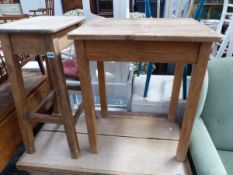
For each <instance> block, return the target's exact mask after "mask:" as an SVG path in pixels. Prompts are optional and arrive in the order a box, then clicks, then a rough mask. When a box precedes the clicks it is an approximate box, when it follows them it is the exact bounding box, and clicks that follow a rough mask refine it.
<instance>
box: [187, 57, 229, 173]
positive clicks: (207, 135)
mask: <svg viewBox="0 0 233 175" xmlns="http://www.w3.org/2000/svg"><path fill="white" fill-rule="evenodd" d="M190 152H191V156H192V159H193V162H194V166H195V168H196V172H197V174H198V175H226V174H228V175H233V58H223V59H217V60H213V61H210V62H209V65H208V70H207V73H206V76H205V80H204V83H203V88H202V92H201V97H200V102H199V106H198V110H197V114H196V121H195V123H194V127H193V132H192V137H191V142H190Z"/></svg>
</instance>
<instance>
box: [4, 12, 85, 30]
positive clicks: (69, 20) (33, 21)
mask: <svg viewBox="0 0 233 175" xmlns="http://www.w3.org/2000/svg"><path fill="white" fill-rule="evenodd" d="M82 21H84V17H67V16H41V17H33V18H28V19H23V20H19V21H14V22H11V23H6V24H1V25H0V33H1V32H2V33H40V34H43V33H56V32H59V31H61V30H63V29H66V28H68V27H71V26H73V25H76V24H79V23H81V22H82Z"/></svg>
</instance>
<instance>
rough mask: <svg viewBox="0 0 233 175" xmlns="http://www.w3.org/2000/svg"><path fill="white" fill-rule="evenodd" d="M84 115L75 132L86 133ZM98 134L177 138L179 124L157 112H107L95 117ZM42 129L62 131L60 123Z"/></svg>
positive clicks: (47, 125)
mask: <svg viewBox="0 0 233 175" xmlns="http://www.w3.org/2000/svg"><path fill="white" fill-rule="evenodd" d="M85 122H86V121H85V116H84V115H82V116H81V117H80V118H79V121H78V123H77V124H76V131H77V133H87V127H86V124H85ZM96 124H97V126H98V129H97V133H98V135H109V136H124V137H136V138H151V139H168V140H169V139H170V140H176V141H178V140H179V126H178V124H177V123H175V122H174V121H169V120H168V119H167V118H166V116H163V115H160V114H157V115H156V116H154V117H146V116H144V115H140V114H136V115H135V116H128V115H127V113H121V114H120V115H114V114H111V113H110V114H109V115H108V118H97V120H96ZM42 131H57V132H58V131H59V132H64V127H63V126H62V125H55V124H46V125H44V126H43V128H42Z"/></svg>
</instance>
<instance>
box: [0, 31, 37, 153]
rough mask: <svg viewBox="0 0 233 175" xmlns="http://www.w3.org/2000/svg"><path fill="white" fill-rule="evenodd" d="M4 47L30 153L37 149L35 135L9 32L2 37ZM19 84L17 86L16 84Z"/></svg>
mask: <svg viewBox="0 0 233 175" xmlns="http://www.w3.org/2000/svg"><path fill="white" fill-rule="evenodd" d="M1 42H2V43H3V44H2V49H3V52H4V56H5V58H6V64H7V67H8V74H9V81H10V84H11V86H10V87H11V92H12V95H13V99H14V103H15V108H16V111H17V116H18V122H19V127H20V132H21V135H22V139H23V143H24V146H25V150H26V151H27V152H28V153H33V152H34V151H35V147H34V135H33V130H32V125H31V124H30V122H29V121H28V120H27V106H28V104H27V101H26V95H25V89H24V83H23V77H22V73H21V69H20V65H19V62H18V61H15V60H17V58H16V57H15V56H14V55H13V54H12V50H11V48H12V47H11V42H10V37H9V35H8V34H4V35H2V37H1ZM16 84H17V86H16Z"/></svg>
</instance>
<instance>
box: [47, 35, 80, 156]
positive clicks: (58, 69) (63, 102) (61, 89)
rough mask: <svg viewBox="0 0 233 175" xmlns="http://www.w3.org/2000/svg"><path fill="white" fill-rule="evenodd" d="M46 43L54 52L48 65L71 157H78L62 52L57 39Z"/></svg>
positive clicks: (48, 59) (78, 152)
mask: <svg viewBox="0 0 233 175" xmlns="http://www.w3.org/2000/svg"><path fill="white" fill-rule="evenodd" d="M45 45H46V48H47V51H48V52H51V53H52V55H50V56H51V57H48V56H47V61H48V67H49V70H50V73H51V78H52V82H53V86H54V89H55V94H56V99H57V104H58V108H59V110H60V111H59V112H61V114H62V117H63V120H64V127H65V132H66V137H67V141H68V145H69V148H70V152H71V157H72V158H77V157H78V156H79V155H80V150H79V144H78V138H77V134H76V130H75V123H74V119H73V114H72V110H71V106H70V103H69V97H68V91H67V88H66V82H65V76H64V72H63V66H62V62H61V55H60V54H61V53H60V49H59V46H58V42H57V39H56V38H55V39H50V38H48V39H47V40H45ZM53 54H54V55H53Z"/></svg>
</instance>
